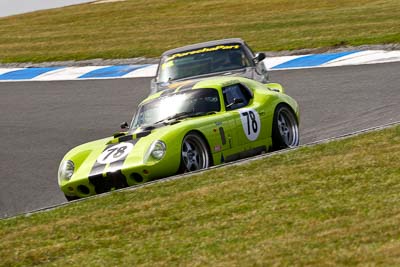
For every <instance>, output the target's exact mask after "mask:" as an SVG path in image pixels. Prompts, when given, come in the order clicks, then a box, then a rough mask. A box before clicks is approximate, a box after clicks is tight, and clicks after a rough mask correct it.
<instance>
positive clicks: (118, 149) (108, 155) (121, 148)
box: [97, 143, 133, 164]
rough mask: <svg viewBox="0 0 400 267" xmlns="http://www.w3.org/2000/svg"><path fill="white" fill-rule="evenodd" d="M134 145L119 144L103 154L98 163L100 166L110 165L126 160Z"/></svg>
mask: <svg viewBox="0 0 400 267" xmlns="http://www.w3.org/2000/svg"><path fill="white" fill-rule="evenodd" d="M132 148H133V144H131V143H119V144H116V145H115V146H112V147H109V148H107V149H106V150H104V151H103V153H101V155H100V156H99V157H98V158H97V162H98V163H100V164H110V163H113V162H116V161H118V160H120V159H123V158H125V157H126V156H127V155H128V154H129V153H130V152H131V150H132Z"/></svg>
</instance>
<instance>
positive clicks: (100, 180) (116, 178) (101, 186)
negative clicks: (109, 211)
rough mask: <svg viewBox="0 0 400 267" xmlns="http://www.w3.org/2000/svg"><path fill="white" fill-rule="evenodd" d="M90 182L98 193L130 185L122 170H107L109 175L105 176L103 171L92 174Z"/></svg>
mask: <svg viewBox="0 0 400 267" xmlns="http://www.w3.org/2000/svg"><path fill="white" fill-rule="evenodd" d="M89 182H90V183H91V184H92V185H93V186H94V188H95V191H96V193H97V194H101V193H104V192H109V191H111V190H113V189H120V188H124V187H127V186H128V183H127V182H126V178H125V176H124V175H123V174H122V172H121V170H118V171H115V172H107V175H106V176H105V177H103V174H101V173H100V174H97V175H93V176H90V177H89Z"/></svg>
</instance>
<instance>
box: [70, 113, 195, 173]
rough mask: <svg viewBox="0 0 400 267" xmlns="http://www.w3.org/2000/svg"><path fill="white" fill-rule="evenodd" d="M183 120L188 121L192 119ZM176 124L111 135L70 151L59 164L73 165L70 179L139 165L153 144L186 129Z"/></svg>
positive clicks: (171, 123) (178, 122)
mask: <svg viewBox="0 0 400 267" xmlns="http://www.w3.org/2000/svg"><path fill="white" fill-rule="evenodd" d="M186 119H188V120H189V121H191V120H193V119H195V118H186ZM186 119H184V120H186ZM196 119H199V118H196ZM180 122H181V121H180V120H179V121H178V120H177V121H171V122H170V123H168V124H160V125H157V127H151V126H148V127H144V128H138V129H135V130H134V131H133V132H127V133H120V135H118V134H115V135H114V136H113V137H108V138H104V139H100V140H96V141H92V142H89V143H85V144H82V145H80V146H77V147H75V148H73V149H72V150H70V151H69V152H68V153H67V154H66V155H65V157H64V159H63V161H65V160H72V161H73V162H74V165H75V173H74V176H73V177H72V179H74V177H76V179H81V178H84V177H89V176H94V175H98V174H100V173H103V172H104V171H105V169H106V170H107V171H116V170H118V169H121V168H122V166H123V165H124V166H127V165H129V166H134V165H136V166H137V165H143V164H145V162H144V160H145V157H146V153H147V152H148V150H149V148H150V146H151V145H152V143H153V142H155V141H156V140H163V139H166V137H168V136H174V138H176V134H174V133H178V132H183V131H181V130H182V129H180V128H182V126H183V127H186V125H187V124H186V123H180ZM182 122H183V121H182ZM175 153H176V152H175ZM178 153H179V152H178Z"/></svg>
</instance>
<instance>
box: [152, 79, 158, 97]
mask: <svg viewBox="0 0 400 267" xmlns="http://www.w3.org/2000/svg"><path fill="white" fill-rule="evenodd" d="M157 87H158V85H157V81H156V78H153V79H151V81H150V95H152V94H154V93H157V91H158V90H157Z"/></svg>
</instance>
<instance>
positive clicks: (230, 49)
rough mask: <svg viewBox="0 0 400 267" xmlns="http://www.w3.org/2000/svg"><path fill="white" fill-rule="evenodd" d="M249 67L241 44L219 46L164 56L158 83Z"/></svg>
mask: <svg viewBox="0 0 400 267" xmlns="http://www.w3.org/2000/svg"><path fill="white" fill-rule="evenodd" d="M249 66H251V65H250V62H249V60H248V58H247V57H246V55H245V53H244V51H243V49H242V47H241V45H240V44H228V45H217V46H213V47H205V48H200V49H196V50H191V51H186V52H181V53H176V54H172V55H168V56H164V57H163V58H162V59H161V62H160V69H159V75H158V81H159V82H169V81H172V80H178V79H183V78H186V77H192V76H197V75H203V74H208V73H215V72H222V71H229V70H235V69H242V68H244V67H249Z"/></svg>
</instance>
